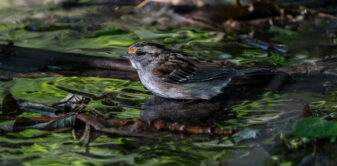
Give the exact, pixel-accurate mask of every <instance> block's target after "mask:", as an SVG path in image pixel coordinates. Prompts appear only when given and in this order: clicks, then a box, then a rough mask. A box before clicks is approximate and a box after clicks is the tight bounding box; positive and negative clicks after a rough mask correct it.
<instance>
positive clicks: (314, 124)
mask: <svg viewBox="0 0 337 166" xmlns="http://www.w3.org/2000/svg"><path fill="white" fill-rule="evenodd" d="M291 133H293V134H295V135H298V136H303V137H333V136H337V122H335V121H333V122H331V121H326V120H324V119H321V118H317V117H309V118H304V119H300V120H298V121H297V122H296V123H295V124H294V126H293V128H292V131H291Z"/></svg>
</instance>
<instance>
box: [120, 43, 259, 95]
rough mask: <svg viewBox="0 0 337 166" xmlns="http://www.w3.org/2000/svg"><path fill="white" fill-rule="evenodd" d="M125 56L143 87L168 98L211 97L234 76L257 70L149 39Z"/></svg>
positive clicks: (131, 47) (135, 45)
mask: <svg viewBox="0 0 337 166" xmlns="http://www.w3.org/2000/svg"><path fill="white" fill-rule="evenodd" d="M126 57H127V58H128V59H129V60H130V62H131V65H132V66H133V67H134V68H135V69H136V70H137V73H138V76H139V78H140V81H141V82H142V84H143V85H144V86H145V88H146V89H148V90H150V91H151V92H152V93H153V94H154V95H156V96H160V97H164V98H171V99H188V100H198V99H202V100H210V99H212V98H213V97H215V96H217V95H218V94H220V93H222V91H221V90H222V89H223V88H224V87H226V86H227V85H228V84H229V83H230V82H231V80H232V78H233V77H237V76H243V75H246V74H247V73H253V72H256V71H258V70H256V69H249V70H247V69H243V70H236V69H234V68H232V67H226V66H224V63H223V62H219V61H209V60H205V59H202V58H198V57H195V56H192V55H191V54H188V53H185V52H182V51H179V50H173V49H169V48H167V47H165V46H164V45H162V44H158V43H154V42H148V41H141V42H137V43H135V44H132V45H131V46H130V47H129V48H128V51H127V53H126Z"/></svg>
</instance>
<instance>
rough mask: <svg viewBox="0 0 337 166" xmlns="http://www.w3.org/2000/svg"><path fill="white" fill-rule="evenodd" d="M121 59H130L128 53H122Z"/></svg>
mask: <svg viewBox="0 0 337 166" xmlns="http://www.w3.org/2000/svg"><path fill="white" fill-rule="evenodd" d="M120 57H122V58H127V59H130V56H129V54H128V53H126V52H125V53H121V55H120Z"/></svg>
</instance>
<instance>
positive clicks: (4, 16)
mask: <svg viewBox="0 0 337 166" xmlns="http://www.w3.org/2000/svg"><path fill="white" fill-rule="evenodd" d="M54 2H56V1H48V0H45V1H41V2H40V3H38V2H36V3H28V2H27V4H25V5H23V6H21V5H22V4H21V3H19V1H13V3H11V2H9V1H8V2H7V1H2V2H0V6H1V7H0V44H7V43H8V41H13V42H14V45H15V46H21V47H28V48H40V49H46V50H54V51H60V52H68V53H81V54H85V55H95V56H107V57H116V58H118V57H120V54H121V53H123V52H125V51H126V49H127V47H128V46H129V45H131V44H133V43H135V42H137V41H142V40H151V41H154V42H158V43H162V44H165V45H166V46H167V47H170V48H173V49H179V50H183V51H186V52H189V53H192V54H193V55H195V56H198V57H202V58H205V59H210V60H230V61H233V62H238V63H239V64H241V65H247V66H251V65H253V64H255V63H258V64H263V65H268V66H273V67H282V66H291V65H295V66H300V65H304V66H310V65H315V63H319V64H320V65H323V66H328V67H330V68H329V70H328V71H329V73H330V74H331V75H334V74H337V71H336V66H337V65H336V59H334V60H328V61H320V60H322V59H327V58H332V59H333V58H336V49H335V48H334V46H335V45H336V41H337V40H336V39H337V38H336V31H335V30H336V28H337V21H336V20H334V19H321V20H308V21H306V22H305V23H306V24H304V25H301V26H298V27H296V28H292V29H291V28H290V29H287V28H285V27H281V26H278V25H272V26H270V27H269V29H258V30H254V33H255V36H254V38H253V39H252V38H250V37H249V33H253V32H243V33H238V34H236V35H233V34H225V33H222V32H215V31H210V30H203V29H201V28H191V27H188V26H181V27H176V28H173V29H169V30H165V31H162V30H158V28H156V26H155V25H147V24H145V25H144V24H141V23H140V20H139V17H137V16H135V15H134V14H132V13H131V12H130V9H132V8H133V6H132V5H130V6H122V7H111V8H109V7H106V8H104V7H103V6H102V5H83V6H81V5H79V6H78V7H75V8H70V9H67V8H66V9H65V8H61V7H60V6H58V4H55V3H54ZM89 2H91V1H87V2H86V1H83V2H80V3H83V4H86V3H89ZM19 7H20V8H19ZM120 16H121V17H120ZM314 21H316V22H314ZM317 21H319V24H317ZM252 31H253V30H252ZM257 39H258V40H257ZM273 42H274V43H278V44H275V45H272V47H270V46H266V45H269V44H270V43H273ZM267 47H268V48H267ZM0 67H1V62H0ZM301 79H303V80H304V81H303V80H300V79H299V80H297V82H296V81H295V83H293V84H290V85H288V86H287V87H284V88H282V90H279V91H274V92H264V93H258V94H255V96H247V95H248V94H242V97H239V98H235V99H226V100H225V101H221V102H220V103H218V101H216V102H214V103H212V102H205V103H202V102H199V103H198V104H199V105H197V104H196V103H194V104H195V107H193V105H192V106H191V107H189V106H190V105H188V104H187V105H186V103H184V102H182V101H171V100H165V99H157V98H153V95H152V94H151V93H150V92H149V91H147V90H146V89H144V88H143V86H142V84H141V83H140V82H139V81H130V80H122V79H114V78H97V77H65V76H61V75H57V76H53V77H45V78H14V79H13V80H11V81H1V82H0V98H1V99H2V98H3V97H4V96H5V95H6V94H8V93H12V94H13V96H15V97H17V98H20V99H24V100H28V101H31V102H35V103H41V104H51V103H55V102H58V101H59V100H61V99H63V98H65V97H66V96H67V94H68V92H66V91H64V89H62V87H63V88H67V89H71V90H74V91H79V92H84V93H87V94H92V95H95V96H101V95H103V94H106V93H111V94H113V96H114V97H113V98H111V99H103V100H92V101H91V102H90V103H89V105H88V107H92V108H96V109H98V110H100V111H102V112H104V113H106V114H108V115H109V117H111V118H120V119H131V118H140V119H146V120H149V119H150V120H151V118H152V117H162V118H163V119H165V118H166V119H168V120H170V121H175V119H176V121H178V122H179V123H181V124H184V122H186V123H187V124H193V125H200V126H207V127H213V128H222V129H230V130H234V131H236V133H235V134H234V135H233V136H232V137H229V136H217V135H207V134H182V133H175V132H167V131H161V132H158V133H152V134H154V135H155V137H154V138H138V137H120V136H116V135H106V134H102V133H98V132H96V133H95V132H93V133H94V136H93V138H92V140H91V141H90V143H89V145H88V146H79V145H78V144H77V143H78V137H80V134H81V133H82V131H76V132H74V133H71V132H65V133H51V134H48V135H44V136H36V134H39V133H41V132H43V131H41V130H36V129H26V130H24V131H20V132H4V131H1V136H0V145H1V146H0V165H47V164H51V165H112V164H116V165H117V164H119V165H283V166H288V165H289V166H290V165H298V164H299V163H301V162H302V163H303V161H302V160H305V159H306V158H308V156H309V158H310V156H311V153H312V151H313V146H314V145H313V143H314V142H315V139H314V138H310V137H296V136H293V135H290V136H289V133H290V132H291V131H292V125H293V124H294V123H295V122H296V120H297V119H299V116H300V114H301V112H302V108H303V104H309V105H310V106H311V108H312V109H313V111H314V114H315V115H316V114H317V116H323V115H330V114H332V113H334V112H336V111H337V110H336V108H337V107H336V101H337V97H336V96H337V95H336V94H337V88H336V87H337V86H336V81H335V80H336V79H335V80H329V79H327V80H319V81H317V80H315V79H313V78H310V76H308V78H301ZM306 80H309V81H306ZM311 80H315V81H313V82H310V81H311ZM297 83H298V84H297ZM297 86H299V87H302V88H297ZM239 96H240V95H239ZM107 103H109V104H107ZM158 105H160V106H161V107H160V108H161V109H162V110H160V111H162V112H159V111H154V109H156V108H157V106H158ZM173 107H174V108H179V109H181V110H179V109H178V110H170V108H173ZM164 108H168V110H165V109H164ZM198 108H208V109H198ZM165 111H169V112H170V111H172V112H173V111H176V112H174V114H172V113H169V112H165ZM191 111H194V112H193V114H191V113H190V112H191ZM158 112H159V113H158ZM196 112H198V113H196ZM180 113H181V114H180ZM20 116H21V117H32V116H33V117H39V116H41V114H38V113H24V114H21V115H20ZM163 116H164V117H163ZM332 119H333V118H332ZM187 121H191V122H187ZM8 123H11V121H0V125H1V126H3V125H5V124H8ZM335 136H336V135H334V136H331V137H327V138H323V140H324V139H325V140H324V141H319V142H318V145H317V146H318V157H317V160H316V161H315V162H316V163H318V164H321V165H336V164H337V160H336V158H335V156H336V155H337V154H336V143H335ZM74 137H77V139H75V138H74Z"/></svg>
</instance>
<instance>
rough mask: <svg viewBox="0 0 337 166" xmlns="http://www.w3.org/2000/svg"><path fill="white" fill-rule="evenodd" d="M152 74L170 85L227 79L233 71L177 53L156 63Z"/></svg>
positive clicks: (215, 63)
mask: <svg viewBox="0 0 337 166" xmlns="http://www.w3.org/2000/svg"><path fill="white" fill-rule="evenodd" d="M156 66H157V67H156V68H155V69H154V70H153V74H155V75H157V76H159V77H160V78H161V79H162V80H163V81H165V82H170V83H191V82H201V81H208V80H212V79H217V78H223V77H228V76H230V75H233V73H235V70H232V69H224V68H223V67H222V64H221V63H219V62H210V61H205V60H202V59H198V58H195V57H191V56H186V55H182V54H179V53H170V54H169V55H166V56H163V57H161V58H160V60H159V61H158V64H157V65H156Z"/></svg>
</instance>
